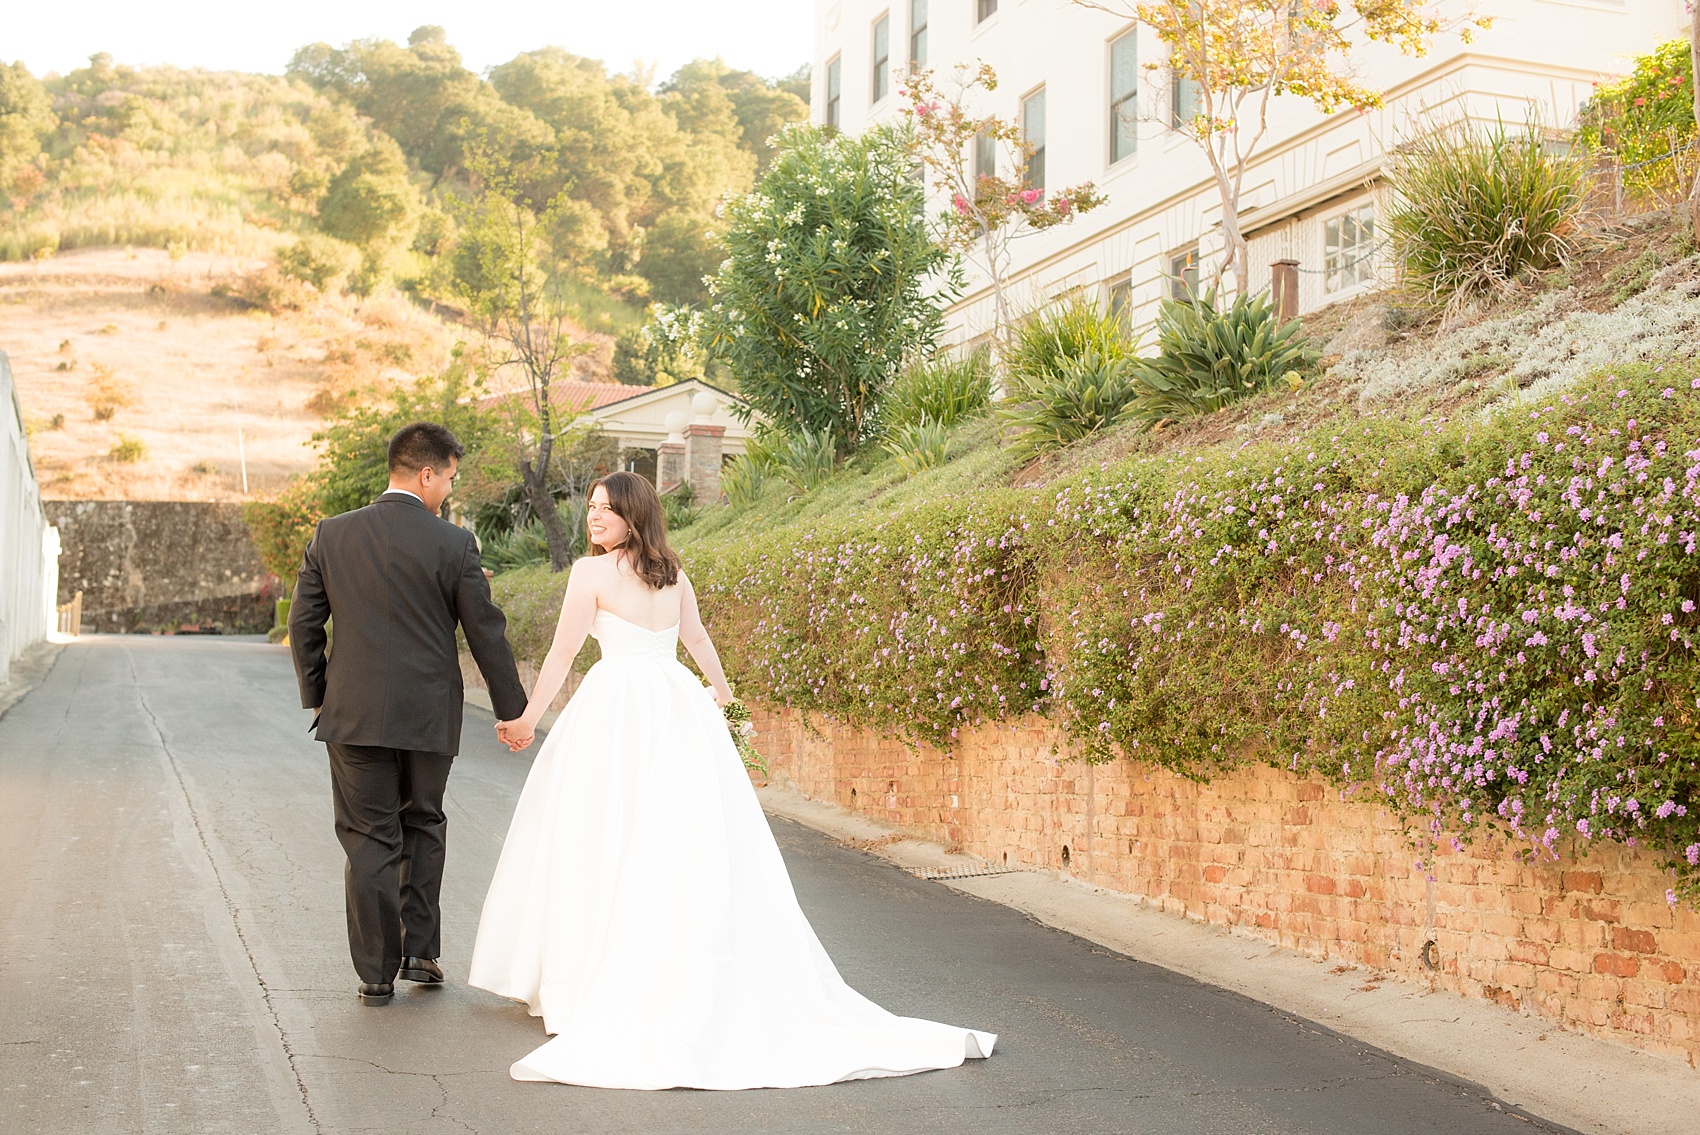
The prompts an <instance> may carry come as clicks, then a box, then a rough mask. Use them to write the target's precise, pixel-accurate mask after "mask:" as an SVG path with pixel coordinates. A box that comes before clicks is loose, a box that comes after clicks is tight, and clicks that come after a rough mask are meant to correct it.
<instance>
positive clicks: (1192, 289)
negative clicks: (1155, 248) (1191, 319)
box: [1169, 247, 1198, 303]
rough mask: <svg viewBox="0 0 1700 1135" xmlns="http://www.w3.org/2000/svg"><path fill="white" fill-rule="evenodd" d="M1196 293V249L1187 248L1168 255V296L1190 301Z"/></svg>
mask: <svg viewBox="0 0 1700 1135" xmlns="http://www.w3.org/2000/svg"><path fill="white" fill-rule="evenodd" d="M1197 295H1198V249H1197V248H1196V247H1194V248H1189V249H1187V250H1186V251H1185V252H1177V253H1176V254H1175V255H1173V256H1171V257H1169V298H1170V299H1172V300H1175V301H1176V302H1178V303H1190V302H1191V301H1192V300H1193V299H1194V298H1195V297H1196V296H1197Z"/></svg>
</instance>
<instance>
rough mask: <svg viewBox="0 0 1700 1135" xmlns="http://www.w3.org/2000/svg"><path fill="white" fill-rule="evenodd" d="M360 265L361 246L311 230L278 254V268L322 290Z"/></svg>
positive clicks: (344, 277)
mask: <svg viewBox="0 0 1700 1135" xmlns="http://www.w3.org/2000/svg"><path fill="white" fill-rule="evenodd" d="M359 266H360V252H359V250H357V249H356V248H354V247H353V246H352V245H349V244H345V243H344V242H342V241H340V240H337V239H336V238H335V237H329V236H325V235H323V234H322V233H308V234H307V235H306V236H304V237H302V238H301V239H299V240H297V241H296V242H295V243H294V244H292V245H290V246H289V247H287V248H285V249H282V250H281V251H279V252H278V254H277V270H278V271H279V272H281V273H282V274H283V275H285V276H287V277H289V278H290V279H292V280H300V281H301V282H302V283H304V284H311V285H312V286H313V287H315V288H317V289H318V290H319V291H321V292H328V291H331V290H333V289H335V288H336V287H338V286H340V285H341V284H342V282H343V281H344V280H346V279H348V276H349V273H351V272H353V271H354V270H355V269H356V268H358V267H359Z"/></svg>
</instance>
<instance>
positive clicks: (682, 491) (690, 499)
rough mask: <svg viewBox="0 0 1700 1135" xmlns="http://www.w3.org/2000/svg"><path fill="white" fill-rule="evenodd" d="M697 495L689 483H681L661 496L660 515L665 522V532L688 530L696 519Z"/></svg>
mask: <svg viewBox="0 0 1700 1135" xmlns="http://www.w3.org/2000/svg"><path fill="white" fill-rule="evenodd" d="M696 503H697V493H696V490H695V489H693V488H692V487H691V484H690V482H689V481H681V482H679V483H678V484H677V485H675V486H674V487H673V488H671V489H669V490H668V491H667V492H665V493H662V494H661V513H662V515H663V516H664V517H665V518H666V520H667V531H669V532H677V531H679V529H681V528H688V527H689V526H690V523H691V521H693V520H695V519H696V518H697V507H696Z"/></svg>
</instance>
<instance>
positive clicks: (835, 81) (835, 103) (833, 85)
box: [821, 53, 844, 130]
mask: <svg viewBox="0 0 1700 1135" xmlns="http://www.w3.org/2000/svg"><path fill="white" fill-rule="evenodd" d="M821 92H822V96H823V97H822V100H821V103H822V105H821V122H822V123H824V124H825V125H827V126H831V127H832V128H833V129H835V130H842V129H843V128H844V55H843V54H842V53H840V54H838V55H834V56H833V57H832V58H831V59H828V60H827V61H826V67H825V69H824V74H823V75H822V77H821Z"/></svg>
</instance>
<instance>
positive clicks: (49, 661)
mask: <svg viewBox="0 0 1700 1135" xmlns="http://www.w3.org/2000/svg"><path fill="white" fill-rule="evenodd" d="M64 649H65V644H64V643H63V642H60V641H58V636H55V637H54V638H53V639H52V640H49V641H47V642H38V643H36V644H35V645H33V646H29V647H26V648H25V649H24V652H23V653H22V654H21V655H19V656H18V657H17V658H16V659H14V660H13V662H12V666H11V674H10V675H8V676H7V679H6V681H4V682H0V717H4V716H6V711H7V710H9V709H11V708H12V707H13V706H15V705H17V704H18V703H19V702H21V701H23V700H24V696H25V695H26V694H28V693H29V692H30V691H31V690H33V689H35V688H36V687H37V686H39V685H41V682H42V679H43V678H46V677H47V675H48V674H50V673H52V671H53V664H54V663H55V662H58V661H59V653H60V652H61V651H62V650H64Z"/></svg>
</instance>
